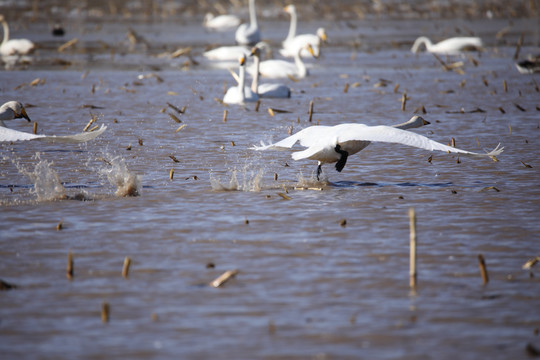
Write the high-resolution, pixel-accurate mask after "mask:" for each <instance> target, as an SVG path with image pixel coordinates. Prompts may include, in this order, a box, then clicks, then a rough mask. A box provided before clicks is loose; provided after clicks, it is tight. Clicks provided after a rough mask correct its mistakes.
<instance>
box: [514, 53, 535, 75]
mask: <svg viewBox="0 0 540 360" xmlns="http://www.w3.org/2000/svg"><path fill="white" fill-rule="evenodd" d="M516 68H517V69H518V71H519V72H520V73H521V74H534V73H540V55H529V56H527V59H525V60H521V61H519V62H517V63H516Z"/></svg>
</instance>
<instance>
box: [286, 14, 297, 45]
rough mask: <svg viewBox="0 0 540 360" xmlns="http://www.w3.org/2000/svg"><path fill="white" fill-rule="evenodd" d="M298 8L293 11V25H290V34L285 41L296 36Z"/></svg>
mask: <svg viewBox="0 0 540 360" xmlns="http://www.w3.org/2000/svg"><path fill="white" fill-rule="evenodd" d="M296 22H297V20H296V10H294V9H293V10H292V11H291V25H289V34H288V35H287V38H286V39H285V41H289V40H292V39H293V38H294V37H295V36H296Z"/></svg>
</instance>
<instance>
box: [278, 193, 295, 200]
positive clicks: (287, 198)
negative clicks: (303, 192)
mask: <svg viewBox="0 0 540 360" xmlns="http://www.w3.org/2000/svg"><path fill="white" fill-rule="evenodd" d="M277 194H278V195H279V196H281V197H282V198H283V199H285V200H291V199H292V198H291V197H290V196H289V195H287V194H285V193H277Z"/></svg>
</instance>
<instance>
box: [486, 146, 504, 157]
mask: <svg viewBox="0 0 540 360" xmlns="http://www.w3.org/2000/svg"><path fill="white" fill-rule="evenodd" d="M503 150H504V146H501V144H500V143H499V144H497V146H496V147H495V149H493V150H491V151H490V152H488V153H486V154H482V155H486V156H497V155H500V154H501V153H502V152H503Z"/></svg>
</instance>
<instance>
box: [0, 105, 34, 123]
mask: <svg viewBox="0 0 540 360" xmlns="http://www.w3.org/2000/svg"><path fill="white" fill-rule="evenodd" d="M0 110H1V111H6V110H8V111H9V110H11V112H12V114H13V119H21V118H25V119H26V120H28V121H30V118H29V117H28V115H27V114H26V110H24V106H23V105H22V104H21V103H20V102H18V101H8V102H7V103H5V104H4V105H2V107H1V108H0Z"/></svg>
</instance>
